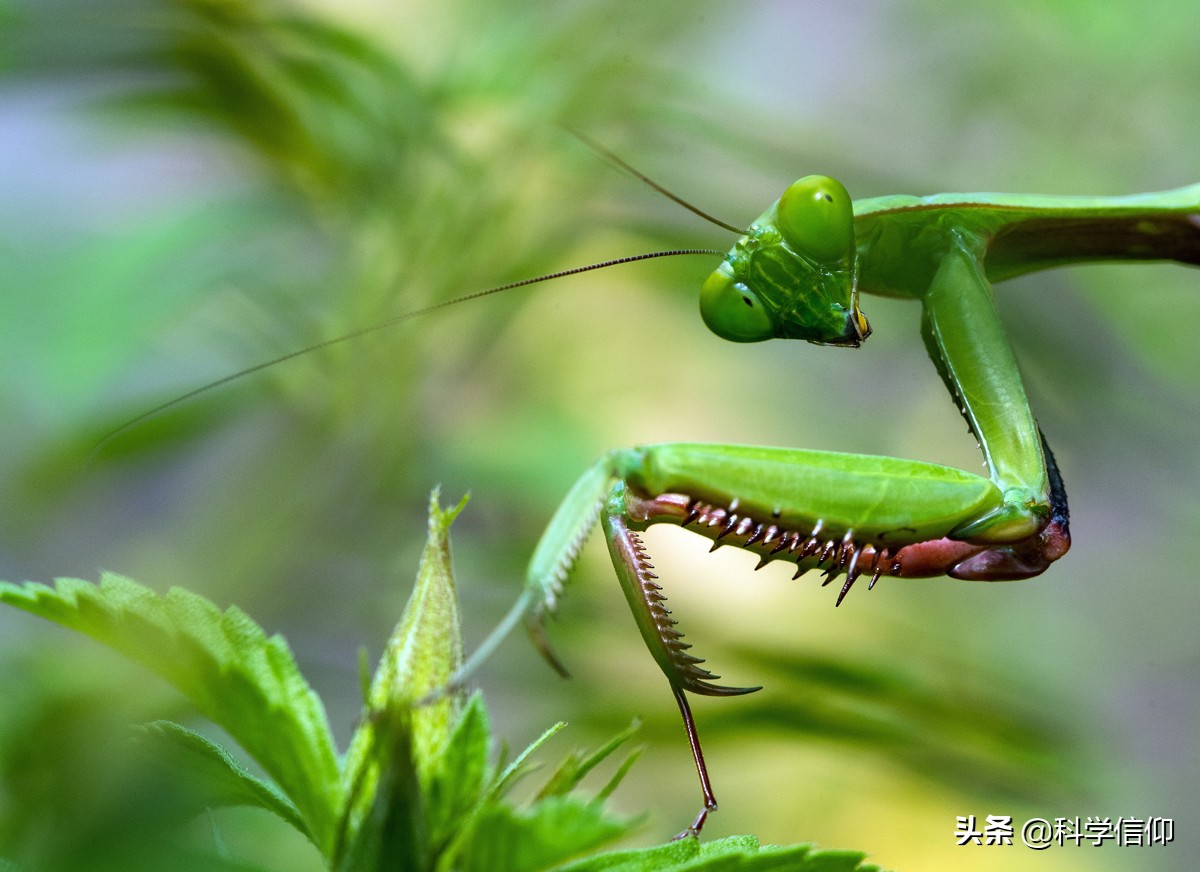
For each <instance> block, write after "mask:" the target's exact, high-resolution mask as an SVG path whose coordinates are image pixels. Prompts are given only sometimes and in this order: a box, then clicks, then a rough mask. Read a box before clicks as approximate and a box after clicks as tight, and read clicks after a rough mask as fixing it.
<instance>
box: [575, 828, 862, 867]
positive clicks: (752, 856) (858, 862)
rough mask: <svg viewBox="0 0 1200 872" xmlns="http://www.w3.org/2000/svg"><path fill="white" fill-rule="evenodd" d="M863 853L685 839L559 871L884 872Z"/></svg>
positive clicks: (743, 839) (744, 839) (736, 839)
mask: <svg viewBox="0 0 1200 872" xmlns="http://www.w3.org/2000/svg"><path fill="white" fill-rule="evenodd" d="M863 857H864V855H863V854H862V852H860V851H836V850H835V851H830V850H819V849H815V848H813V846H812V845H810V844H800V845H789V846H776V845H760V844H759V842H758V839H756V838H755V837H754V836H730V837H729V838H725V839H718V840H717V841H714V842H706V843H703V844H701V843H700V841H699V840H698V839H694V838H691V839H680V840H679V841H675V842H668V843H667V844H665V845H655V846H654V847H651V848H642V849H634V850H627V851H613V852H611V853H607V854H600V855H597V856H595V857H589V858H587V859H586V860H581V861H577V862H574V863H569V864H567V865H565V866H561V867H558V868H557V869H555V872H880V870H879V867H877V866H875V865H872V864H869V863H867V864H864V863H863V862H862V860H863Z"/></svg>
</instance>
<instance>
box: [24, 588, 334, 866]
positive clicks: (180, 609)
mask: <svg viewBox="0 0 1200 872" xmlns="http://www.w3.org/2000/svg"><path fill="white" fill-rule="evenodd" d="M0 601H3V602H7V603H9V604H10V605H13V606H16V607H17V608H20V609H24V610H25V611H28V612H31V613H32V614H36V615H40V616H41V617H44V618H46V619H47V620H50V621H54V622H55V623H58V624H61V625H63V626H65V627H70V628H71V629H74V630H77V631H79V632H81V633H84V634H86V635H88V636H91V637H92V638H94V639H96V640H98V641H100V642H103V643H104V644H106V645H108V646H110V647H111V648H113V649H115V650H117V651H120V652H121V653H122V654H124V655H125V656H127V657H129V658H130V659H132V660H135V661H137V662H139V663H141V664H142V665H144V666H146V667H147V668H149V669H151V670H152V671H154V672H156V673H157V674H159V675H160V676H162V677H163V678H164V679H166V680H167V681H168V682H170V683H171V684H172V685H174V686H175V687H176V688H177V689H178V690H179V691H180V692H181V693H183V694H184V695H185V696H186V697H187V698H188V699H189V700H191V701H192V703H193V704H194V705H195V706H196V708H197V709H198V710H199V711H200V712H201V713H202V714H204V715H205V716H206V717H208V718H210V719H212V720H213V721H214V722H215V723H217V724H219V725H220V726H221V727H222V728H223V729H225V731H226V732H228V733H229V734H230V735H231V736H232V737H233V738H234V739H235V740H237V742H238V743H239V744H240V745H241V746H242V747H243V748H244V749H245V750H246V751H247V752H248V753H249V754H250V756H252V757H253V758H254V759H255V760H257V761H258V763H259V765H261V766H262V768H263V769H264V770H265V771H266V772H267V773H268V774H269V775H270V776H271V777H272V778H274V779H275V781H276V782H277V783H278V784H279V786H280V787H281V789H282V791H283V793H284V794H285V795H286V796H287V797H288V798H289V799H290V800H291V801H292V802H293V803H294V804H295V806H296V808H297V810H298V811H299V814H300V816H301V817H302V818H303V820H304V822H305V829H306V831H307V832H308V833H309V835H310V838H312V839H313V841H314V843H315V844H316V845H317V846H318V847H319V848H322V849H323V850H324V849H325V848H327V846H328V844H329V839H330V837H331V835H332V832H333V823H334V821H335V820H336V816H337V809H338V807H339V804H340V803H339V772H338V763H337V757H336V755H335V753H334V746H333V738H332V735H331V733H330V729H329V723H328V720H327V719H326V716H325V709H324V707H323V706H322V704H321V701H320V699H319V698H318V697H317V695H316V694H315V693H314V692H313V690H312V688H310V687H309V685H308V683H307V682H306V681H305V680H304V677H303V676H302V675H301V674H300V671H299V669H297V667H296V663H295V661H294V660H293V658H292V654H291V651H290V649H289V648H288V646H287V643H286V642H285V641H284V640H283V639H282V638H281V637H280V636H271V637H268V636H267V635H266V634H265V633H264V632H263V630H262V628H261V627H259V626H258V624H256V623H255V622H254V621H253V620H251V618H250V617H249V616H248V615H246V614H245V613H244V612H242V611H241V610H240V609H238V608H236V607H234V608H230V609H229V610H227V611H225V612H221V611H220V609H218V608H217V607H216V606H215V605H214V604H213V603H212V602H210V601H209V600H207V599H204V598H203V597H201V596H199V595H197V594H194V593H190V592H188V591H184V590H180V589H177V588H176V589H172V590H171V591H169V592H168V593H167V595H166V596H159V595H157V594H156V593H154V592H153V591H151V590H150V589H148V588H146V587H143V586H141V585H139V584H137V583H135V582H133V581H130V580H129V579H127V578H123V577H121V576H118V575H113V574H109V573H106V574H105V575H104V576H102V578H101V581H100V584H99V585H94V584H91V583H90V582H86V581H81V580H79V579H59V580H58V581H57V582H56V586H55V587H53V588H52V587H47V586H45V585H41V584H34V583H27V584H25V585H14V584H9V583H7V582H0Z"/></svg>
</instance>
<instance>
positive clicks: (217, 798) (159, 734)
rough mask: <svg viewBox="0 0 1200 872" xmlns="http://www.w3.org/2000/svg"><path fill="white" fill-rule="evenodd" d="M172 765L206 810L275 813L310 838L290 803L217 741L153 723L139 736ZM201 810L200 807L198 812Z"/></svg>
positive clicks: (164, 723)
mask: <svg viewBox="0 0 1200 872" xmlns="http://www.w3.org/2000/svg"><path fill="white" fill-rule="evenodd" d="M139 738H140V739H141V740H142V742H143V743H145V744H147V745H149V746H151V748H152V750H154V751H155V752H156V753H157V754H158V757H159V759H160V760H161V761H164V762H165V763H166V764H167V765H168V766H170V767H171V768H172V769H173V771H174V773H175V776H176V778H177V779H178V780H180V781H187V782H189V783H190V785H191V786H192V787H193V788H194V789H195V790H196V791H197V793H198V795H199V797H200V800H201V802H202V803H203V805H204V806H205V807H221V806H231V805H249V806H256V807H258V808H263V809H266V810H267V811H270V812H274V813H275V814H276V815H278V816H279V817H281V818H283V819H284V820H285V821H287V822H288V823H289V824H291V825H292V826H294V827H295V828H296V829H298V830H299V831H300V832H302V833H304V834H305V835H306V836H308V837H309V838H310V839H312V835H311V834H310V833H309V832H308V828H307V826H306V825H305V822H304V819H303V818H302V817H301V815H300V812H299V811H298V810H297V809H296V806H294V805H293V804H292V803H291V801H290V800H288V798H287V797H286V796H284V795H283V794H281V793H280V792H279V790H278V789H277V788H276V787H275V786H274V785H271V784H268V783H267V782H265V781H263V780H261V779H259V778H255V777H254V776H253V775H251V774H250V773H249V772H247V771H246V770H245V769H244V768H243V767H242V766H240V765H238V763H237V762H236V761H234V759H233V758H232V757H230V756H229V753H228V752H227V751H226V750H225V749H224V748H222V747H221V746H220V745H218V744H216V743H215V742H212V741H210V740H209V739H207V738H205V737H204V736H202V735H200V734H199V733H197V732H194V731H193V730H189V729H188V728H187V727H184V726H182V725H181V724H177V723H174V722H173V721H154V722H152V723H149V724H146V725H145V726H144V727H142V729H141V731H140V737H139ZM201 810H202V809H200V808H198V809H197V812H199V811H201Z"/></svg>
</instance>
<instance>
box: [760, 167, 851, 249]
mask: <svg viewBox="0 0 1200 872" xmlns="http://www.w3.org/2000/svg"><path fill="white" fill-rule="evenodd" d="M776 215H777V217H778V219H779V230H780V232H781V233H782V234H783V237H784V239H786V240H787V241H788V242H789V243H790V244H791V245H792V246H793V248H795V249H796V250H797V251H799V252H800V253H802V254H805V255H807V256H809V257H811V258H813V259H814V260H817V261H820V262H821V263H834V262H837V261H840V260H843V259H845V258H847V257H849V256H850V254H851V253H852V252H853V250H854V206H853V203H852V202H851V200H850V195H849V194H848V193H847V192H846V189H845V188H844V187H842V184H841V182H839V181H837V180H836V179H831V178H829V176H805V177H804V178H802V179H800V180H799V181H797V182H793V183H792V185H791V186H790V187H789V188H788V189H787V190H786V191H784V193H783V196H782V197H780V198H779V203H778V205H777V206H776Z"/></svg>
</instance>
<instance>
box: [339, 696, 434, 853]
mask: <svg viewBox="0 0 1200 872" xmlns="http://www.w3.org/2000/svg"><path fill="white" fill-rule="evenodd" d="M410 716H411V712H410V711H409V710H408V709H406V708H404V707H402V706H394V707H391V708H388V709H386V710H384V711H382V712H377V713H376V714H375V715H374V716H373V722H374V724H375V727H376V733H375V740H374V743H373V744H372V748H371V758H370V762H371V766H370V767H364V768H362V769H360V770H359V775H360V778H361V779H362V780H361V781H360V782H359V783H356V784H354V785H351V787H350V790H349V791H348V799H347V804H346V811H345V815H346V817H345V819H344V820H343V822H342V824H341V826H340V827H339V828H338V839H339V842H338V843H337V844H335V845H334V848H333V851H332V857H333V863H332V867H333V868H334V869H335V870H337V872H376V870H378V872H384V870H391V869H411V870H424V869H428V868H429V867H430V850H429V844H428V834H427V827H426V826H425V819H424V810H423V805H422V797H421V786H420V782H419V779H418V777H417V766H416V761H415V760H414V759H413V750H412V749H413V739H412V732H411V729H410V727H409V719H410ZM341 839H345V842H344V844H343V843H342V842H341V841H340V840H341Z"/></svg>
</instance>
